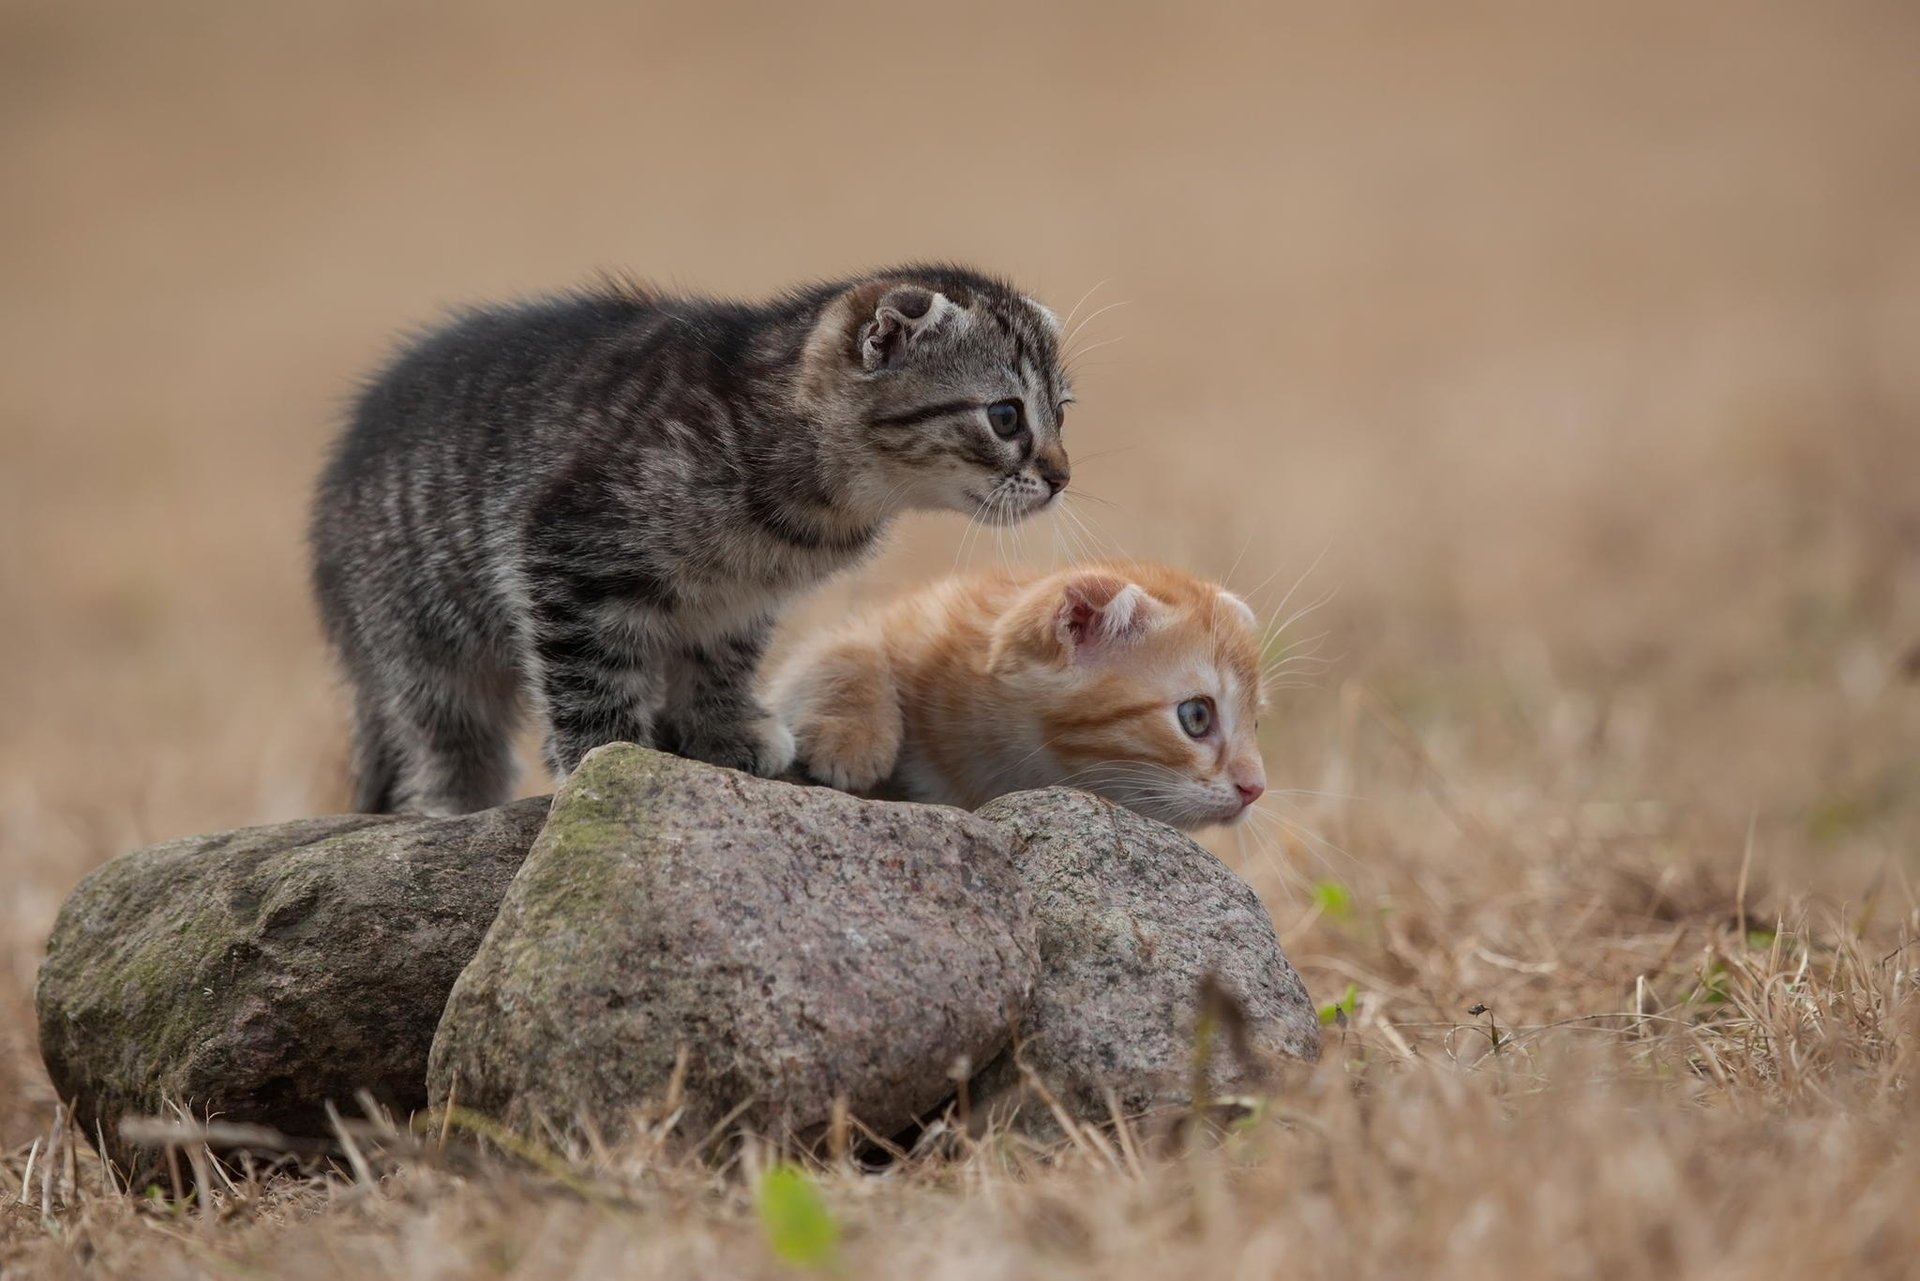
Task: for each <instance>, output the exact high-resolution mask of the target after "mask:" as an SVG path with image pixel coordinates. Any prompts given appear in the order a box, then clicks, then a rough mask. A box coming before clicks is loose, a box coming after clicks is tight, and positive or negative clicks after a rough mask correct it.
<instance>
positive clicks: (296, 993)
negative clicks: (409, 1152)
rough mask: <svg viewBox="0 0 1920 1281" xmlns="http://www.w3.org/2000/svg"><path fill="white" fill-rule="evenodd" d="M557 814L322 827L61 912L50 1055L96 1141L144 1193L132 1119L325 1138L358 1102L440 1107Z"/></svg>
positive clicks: (246, 836) (82, 897) (179, 860)
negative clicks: (487, 950) (515, 884)
mask: <svg viewBox="0 0 1920 1281" xmlns="http://www.w3.org/2000/svg"><path fill="white" fill-rule="evenodd" d="M546 809H547V802H546V801H545V800H533V801H521V802H518V803H516V804H513V805H508V806H505V807H503V808H500V809H497V810H489V811H486V812H484V813H480V814H473V815H468V816H466V817H463V818H447V819H418V818H379V817H372V816H367V815H356V816H347V817H338V818H316V819H305V820H302V821H299V822H294V823H284V824H280V825H278V826H274V827H256V828H249V829H246V830H243V831H237V832H226V833H222V834H220V835H217V836H201V837H194V838H191V839H188V840H180V841H171V842H168V843H166V844H164V845H156V846H153V847H151V848H148V849H142V850H135V851H134V852H132V853H130V854H125V855H123V856H121V857H119V858H116V859H114V860H113V861H112V862H110V863H107V864H105V865H104V866H102V867H100V868H99V869H98V870H96V871H95V872H94V873H93V874H92V875H91V876H89V877H87V879H86V880H85V881H83V882H82V883H81V885H80V887H79V888H78V889H76V890H75V891H74V892H73V896H72V897H71V898H69V899H68V900H67V903H66V906H65V907H63V908H62V909H61V912H60V916H59V919H58V921H57V922H56V923H55V925H54V930H53V936H52V938H51V939H50V940H49V941H48V943H47V959H46V963H45V964H44V965H43V966H42V967H41V969H40V977H39V985H38V989H37V991H36V993H35V1003H36V1006H37V1008H38V1011H39V1022H40V1052H41V1055H42V1057H43V1058H44V1059H45V1060H46V1064H47V1072H48V1074H49V1075H50V1076H52V1078H53V1083H54V1085H55V1087H56V1088H57V1089H58V1090H59V1091H60V1094H61V1096H62V1097H63V1098H65V1099H66V1100H68V1101H69V1103H70V1104H71V1106H72V1108H73V1115H74V1117H75V1119H76V1120H77V1121H78V1122H79V1124H80V1127H81V1130H82V1132H83V1133H85V1134H86V1135H87V1136H88V1137H89V1138H92V1137H93V1136H94V1135H95V1134H96V1133H98V1134H100V1135H101V1136H103V1137H104V1139H105V1141H106V1144H107V1153H108V1155H110V1156H112V1157H113V1158H114V1160H115V1161H116V1162H118V1163H119V1164H120V1165H121V1166H122V1167H123V1169H125V1170H128V1171H129V1172H131V1173H132V1174H133V1175H134V1176H135V1178H136V1179H145V1178H147V1177H151V1175H152V1173H153V1169H152V1166H151V1162H150V1160H149V1158H150V1156H151V1154H150V1153H145V1152H142V1151H139V1150H137V1149H136V1148H135V1147H134V1146H133V1145H131V1144H129V1143H126V1142H124V1141H123V1140H122V1139H121V1138H120V1136H119V1130H118V1122H119V1120H120V1118H121V1117H123V1116H128V1115H160V1114H162V1113H163V1110H164V1109H166V1108H167V1106H168V1105H170V1104H178V1105H181V1106H183V1107H185V1108H187V1109H188V1110H189V1111H190V1112H191V1113H192V1114H194V1115H195V1116H200V1117H205V1116H208V1115H215V1116H218V1117H220V1118H221V1119H223V1120H226V1121H233V1122H253V1123H259V1124H264V1125H269V1126H272V1127H275V1128H277V1129H280V1130H281V1131H283V1132H285V1133H287V1134H294V1135H325V1134H327V1133H329V1123H328V1120H327V1117H326V1114H325V1110H324V1109H325V1105H326V1103H327V1102H328V1101H332V1102H333V1103H334V1104H336V1106H338V1107H340V1108H341V1110H342V1111H343V1112H345V1113H348V1114H355V1115H357V1114H358V1111H359V1109H358V1106H357V1104H356V1102H355V1092H356V1091H357V1090H360V1089H366V1090H368V1091H369V1092H371V1093H372V1094H373V1096H374V1097H375V1098H377V1099H379V1100H380V1101H381V1102H383V1103H385V1104H387V1105H388V1106H390V1107H392V1108H394V1109H396V1110H397V1111H399V1112H400V1113H401V1114H405V1113H406V1112H408V1111H410V1110H413V1109H416V1108H419V1107H422V1106H424V1105H425V1103H426V1079H425V1068H426V1061H427V1049H428V1046H429V1045H430V1044H431V1042H432V1038H433V1033H434V1028H435V1025H436V1024H437V1023H438V1021H439V1018H440V1011H441V1009H442V1007H443V1006H444V1005H445V1004H446V998H447V992H448V991H449V990H450V989H451V988H452V987H453V981H454V979H455V978H456V977H458V975H459V973H460V971H461V969H462V968H463V967H464V966H465V965H466V963H467V962H468V961H469V960H470V959H471V958H472V956H473V953H474V951H475V949H477V948H478V947H479V944H480V939H481V937H482V935H483V934H484V933H485V931H486V928H487V926H488V924H489V923H490V922H491V921H492V920H493V917H494V913H495V911H496V910H497V909H498V907H499V904H500V900H501V898H502V897H504V896H505V894H506V890H507V884H508V882H509V881H510V880H511V879H512V877H513V873H514V871H515V870H516V869H517V868H518V867H519V866H520V863H521V860H522V859H524V858H525V857H526V852H527V849H528V847H529V846H531V845H532V844H533V840H534V837H535V836H536V835H537V834H538V833H539V830H540V824H541V822H542V820H543V819H544V817H545V815H546ZM167 1114H168V1115H171V1113H170V1112H169V1113H167ZM96 1127H97V1130H96Z"/></svg>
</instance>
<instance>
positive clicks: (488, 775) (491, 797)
mask: <svg viewBox="0 0 1920 1281" xmlns="http://www.w3.org/2000/svg"><path fill="white" fill-rule="evenodd" d="M392 685H393V686H394V687H395V688H396V691H398V690H404V691H405V692H404V693H398V692H396V693H395V694H394V695H392V696H390V697H389V699H388V701H387V704H386V709H385V725H386V727H387V730H388V733H389V741H390V743H391V750H392V751H393V752H394V753H395V756H396V758H397V763H398V768H397V771H396V781H395V783H394V785H393V789H392V790H393V801H394V803H393V805H392V806H390V807H389V808H391V809H394V810H398V811H400V812H403V813H409V814H435V815H448V814H468V813H472V812H473V811H474V810H483V809H490V808H492V807H493V806H495V805H501V804H504V803H505V802H506V801H508V800H509V799H511V798H512V795H513V786H514V775H515V773H516V771H515V768H514V760H513V731H514V726H515V724H516V722H517V721H518V720H519V711H520V708H519V691H518V688H517V686H516V684H515V682H514V680H513V678H512V677H511V676H509V675H508V674H506V673H505V672H498V671H479V672H476V671H473V670H468V671H464V672H461V673H458V674H456V673H452V672H448V671H445V670H439V671H435V672H432V673H423V674H415V675H414V677H413V678H412V679H409V680H406V681H394V682H392Z"/></svg>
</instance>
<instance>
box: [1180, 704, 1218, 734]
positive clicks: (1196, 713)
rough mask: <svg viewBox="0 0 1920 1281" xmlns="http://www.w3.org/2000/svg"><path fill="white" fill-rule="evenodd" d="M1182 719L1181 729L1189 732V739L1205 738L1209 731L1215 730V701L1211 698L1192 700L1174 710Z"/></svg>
mask: <svg viewBox="0 0 1920 1281" xmlns="http://www.w3.org/2000/svg"><path fill="white" fill-rule="evenodd" d="M1174 714H1175V715H1176V716H1178V717H1179V718H1180V728H1181V729H1183V730H1185V731H1187V737H1188V738H1205V737H1206V736H1207V731H1208V730H1210V729H1212V728H1213V700H1212V699H1210V698H1190V699H1188V700H1187V701H1186V702H1184V703H1182V704H1180V706H1179V707H1177V708H1175V709H1174Z"/></svg>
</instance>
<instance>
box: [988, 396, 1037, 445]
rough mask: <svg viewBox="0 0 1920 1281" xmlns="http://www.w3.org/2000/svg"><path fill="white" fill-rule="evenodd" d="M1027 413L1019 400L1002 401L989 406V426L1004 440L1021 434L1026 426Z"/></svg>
mask: <svg viewBox="0 0 1920 1281" xmlns="http://www.w3.org/2000/svg"><path fill="white" fill-rule="evenodd" d="M1026 416H1027V415H1026V411H1025V410H1024V409H1023V408H1022V406H1021V404H1020V402H1019V401H1017V400H1000V401H995V402H994V403H993V404H991V405H988V406H987V426H989V427H991V428H993V434H994V435H996V436H998V437H999V438H1000V439H1002V440H1010V439H1012V438H1013V437H1015V436H1018V435H1019V434H1020V431H1021V429H1022V428H1023V427H1025V426H1026V425H1027V424H1026V421H1025V420H1026Z"/></svg>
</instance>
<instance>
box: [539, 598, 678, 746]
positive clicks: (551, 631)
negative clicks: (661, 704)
mask: <svg viewBox="0 0 1920 1281" xmlns="http://www.w3.org/2000/svg"><path fill="white" fill-rule="evenodd" d="M539 622H540V627H539V630H538V632H537V633H536V635H535V639H534V653H535V655H536V656H537V658H538V660H539V683H540V691H541V694H542V696H543V697H544V699H545V700H546V710H547V745H546V755H547V764H548V765H549V766H551V767H552V769H553V772H554V774H555V776H556V777H557V778H562V779H564V778H565V777H566V776H567V775H568V774H570V773H572V772H573V769H574V767H575V766H577V765H578V764H579V763H580V758H581V757H583V756H585V755H586V754H587V753H588V752H590V751H592V750H593V749H594V748H596V747H599V746H600V745H602V744H603V743H639V744H641V745H642V746H644V747H651V746H653V745H654V742H655V733H654V712H653V709H654V706H655V704H656V703H657V702H658V701H659V691H660V686H661V683H662V681H663V679H664V677H665V673H664V672H663V671H662V670H661V667H660V663H659V658H658V656H657V655H643V654H642V653H640V652H639V651H638V649H637V648H636V647H634V646H633V645H632V644H631V642H630V641H629V640H628V638H626V637H623V636H621V635H618V634H616V633H613V632H612V631H611V629H606V628H596V627H594V626H593V625H592V624H591V623H589V622H588V621H586V620H585V619H580V618H574V617H556V616H554V615H552V614H548V615H546V616H544V617H542V618H541V619H540V620H539Z"/></svg>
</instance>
